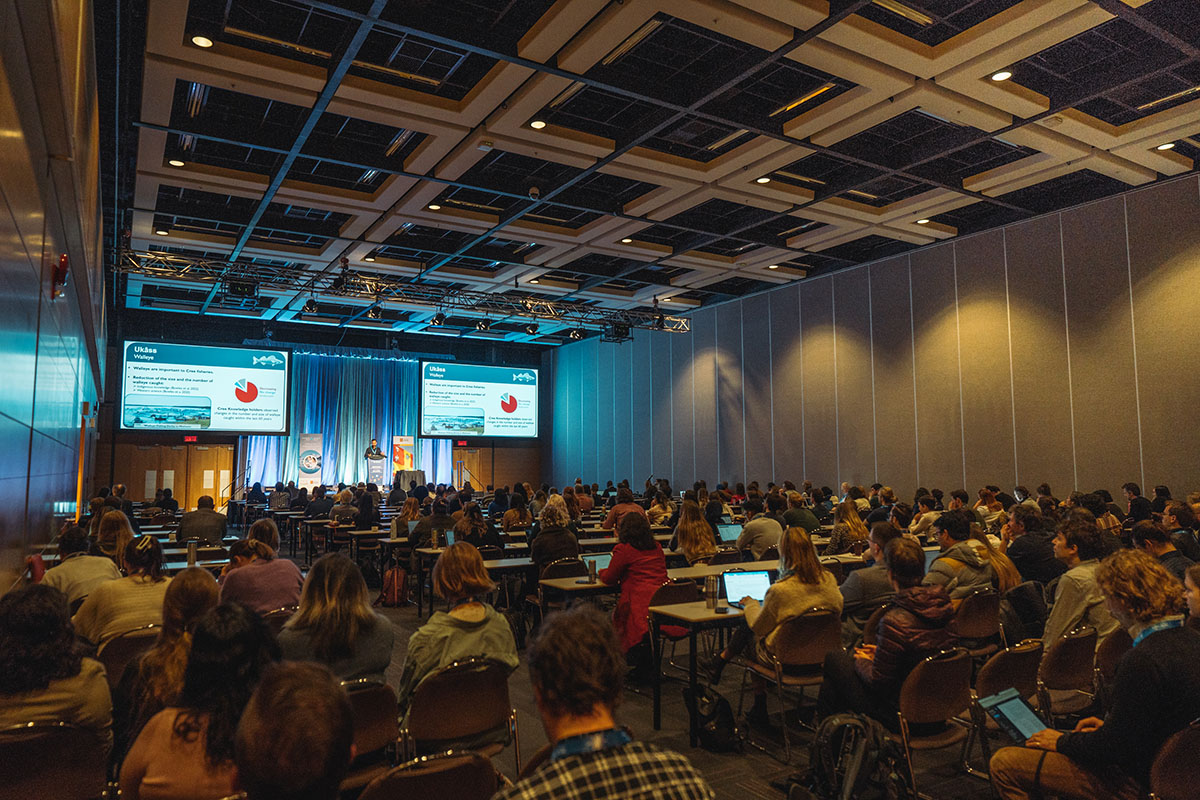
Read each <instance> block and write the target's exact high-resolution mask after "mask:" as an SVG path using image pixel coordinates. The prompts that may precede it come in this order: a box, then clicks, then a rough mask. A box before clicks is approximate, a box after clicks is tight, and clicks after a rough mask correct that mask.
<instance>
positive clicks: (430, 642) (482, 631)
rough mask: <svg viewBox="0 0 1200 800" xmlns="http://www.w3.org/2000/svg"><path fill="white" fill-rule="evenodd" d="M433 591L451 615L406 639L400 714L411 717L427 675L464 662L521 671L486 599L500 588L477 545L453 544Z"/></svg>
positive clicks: (435, 618)
mask: <svg viewBox="0 0 1200 800" xmlns="http://www.w3.org/2000/svg"><path fill="white" fill-rule="evenodd" d="M432 582H433V591H434V594H436V595H437V596H438V597H440V598H442V599H443V600H445V601H446V604H447V605H448V606H449V610H448V611H436V612H434V613H433V614H431V615H430V617H429V619H428V620H427V621H426V622H425V624H424V625H422V626H421V627H420V628H418V629H417V630H416V632H414V633H413V635H412V636H411V637H409V640H408V650H407V653H406V655H405V657H404V668H403V671H402V673H401V676H400V684H399V686H397V687H396V694H397V695H398V696H399V701H400V712H401V714H402V715H403V716H404V717H407V716H408V707H409V703H410V701H411V700H412V693H413V691H415V690H416V688H417V685H418V684H420V682H421V681H422V680H424V679H425V678H426V677H427V676H429V675H431V674H432V673H434V672H437V671H438V670H439V669H441V668H442V667H445V666H448V665H450V664H452V663H454V662H455V661H461V660H463V659H466V658H472V657H480V658H487V659H492V660H495V661H500V662H501V663H503V664H506V665H507V666H508V667H509V668H510V669H516V668H517V645H516V642H515V641H514V640H513V634H512V628H510V627H509V625H508V620H506V619H505V618H504V615H503V614H501V613H500V612H498V611H496V609H494V608H492V607H491V606H490V605H489V604H488V603H487V602H485V600H484V597H485V596H486V595H487V594H488V593H489V592H491V591H493V590H494V589H495V588H496V585H495V584H494V583H493V582H492V579H491V578H490V577H489V576H488V573H487V570H486V569H484V568H483V559H482V558H481V557H480V555H479V551H478V550H477V549H475V547H474V546H473V545H470V544H468V543H466V542H455V543H454V544H452V545H450V546H449V547H447V548H446V549H445V550H443V551H442V554H441V555H440V556H438V560H437V561H436V562H434V565H433V575H432Z"/></svg>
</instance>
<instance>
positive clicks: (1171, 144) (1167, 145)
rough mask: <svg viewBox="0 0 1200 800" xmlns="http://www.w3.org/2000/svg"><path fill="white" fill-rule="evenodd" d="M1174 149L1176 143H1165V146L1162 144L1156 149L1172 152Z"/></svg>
mask: <svg viewBox="0 0 1200 800" xmlns="http://www.w3.org/2000/svg"><path fill="white" fill-rule="evenodd" d="M1174 147H1175V143H1174V142H1164V143H1163V144H1160V145H1159V146H1158V147H1156V148H1154V149H1155V150H1171V149H1172V148H1174Z"/></svg>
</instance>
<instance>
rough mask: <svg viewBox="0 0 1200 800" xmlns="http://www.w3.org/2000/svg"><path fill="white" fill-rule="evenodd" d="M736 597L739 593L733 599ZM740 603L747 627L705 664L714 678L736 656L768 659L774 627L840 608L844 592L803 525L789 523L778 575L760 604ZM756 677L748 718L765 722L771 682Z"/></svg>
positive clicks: (751, 600)
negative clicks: (819, 609)
mask: <svg viewBox="0 0 1200 800" xmlns="http://www.w3.org/2000/svg"><path fill="white" fill-rule="evenodd" d="M731 599H736V598H731ZM738 602H739V603H740V604H741V606H742V609H743V610H744V611H745V615H746V625H745V627H742V628H738V629H737V630H736V631H735V632H734V634H733V636H731V637H730V641H729V646H728V647H726V648H725V650H723V651H722V652H720V653H718V654H717V655H716V656H714V657H713V659H712V660H711V661H710V662H709V663H708V664H706V665H705V669H706V671H707V672H708V677H709V679H710V680H711V681H712V682H713V683H718V682H720V680H721V671H722V670H723V669H724V668H725V664H726V663H728V662H729V661H730V660H731V659H732V658H733V657H734V656H735V655H737V654H739V653H742V654H744V655H745V656H746V657H747V658H756V659H758V660H759V661H760V662H761V663H763V664H770V663H771V658H770V655H769V648H770V646H771V641H772V638H773V635H774V633H775V629H776V627H777V626H778V625H779V624H780V623H782V622H785V621H787V620H789V619H791V618H792V617H797V616H799V615H801V614H803V613H805V612H806V611H809V610H810V609H812V608H816V607H822V608H828V609H830V610H832V611H835V612H836V613H838V614H840V613H841V612H842V594H841V592H839V591H838V587H837V580H836V579H835V578H834V577H833V573H831V572H830V571H829V570H827V569H825V568H824V567H822V566H821V562H820V561H819V560H818V559H817V551H816V549H815V548H814V547H813V543H812V539H810V538H809V536H808V532H807V531H805V530H804V528H800V527H795V528H788V529H787V530H786V531H785V532H784V534H783V538H782V539H781V540H780V542H779V580H777V581H776V582H775V583H774V584H772V586H771V587H770V588H769V589H767V592H766V596H765V598H764V599H763V601H762V602H761V603H760V602H759V601H758V600H756V599H754V598H753V597H748V596H747V597H742V598H740V600H738ZM751 677H752V678H753V679H754V705H753V707H751V709H750V712H749V713H748V714H747V718H748V719H749V720H750V722H751V724H754V725H758V726H765V725H766V724H767V686H766V684H765V683H763V682H762V681H761V680H759V679H758V678H757V676H754V675H752V676H751Z"/></svg>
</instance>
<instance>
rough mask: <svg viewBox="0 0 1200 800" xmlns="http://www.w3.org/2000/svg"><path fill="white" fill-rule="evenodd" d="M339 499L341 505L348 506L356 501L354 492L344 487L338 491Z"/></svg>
mask: <svg viewBox="0 0 1200 800" xmlns="http://www.w3.org/2000/svg"><path fill="white" fill-rule="evenodd" d="M337 501H338V503H339V504H340V505H343V506H348V505H351V504H353V503H354V492H352V491H350V490H349V489H342V491H340V492H338V496H337Z"/></svg>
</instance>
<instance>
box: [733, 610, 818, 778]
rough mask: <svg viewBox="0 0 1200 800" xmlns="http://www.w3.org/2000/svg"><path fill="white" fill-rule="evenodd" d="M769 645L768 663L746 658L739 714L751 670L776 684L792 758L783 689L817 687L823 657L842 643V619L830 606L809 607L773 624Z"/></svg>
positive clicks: (787, 755)
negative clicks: (796, 615) (799, 613)
mask: <svg viewBox="0 0 1200 800" xmlns="http://www.w3.org/2000/svg"><path fill="white" fill-rule="evenodd" d="M769 638H770V639H771V644H769V645H767V647H766V649H767V652H768V654H769V655H770V657H771V663H770V665H766V664H760V663H759V662H758V661H757V660H756V659H753V658H751V659H747V661H746V665H745V669H744V670H743V671H742V684H741V687H740V688H739V690H738V717H739V718H740V717H741V714H742V704H743V702H744V700H745V696H746V679H747V678H748V677H749V676H750V673H752V672H753V673H754V674H756V675H758V676H759V677H761V678H763V679H764V680H768V681H771V682H773V683H774V684H775V687H776V689H777V690H778V692H779V705H780V708H781V717H782V723H783V724H782V726H781V727H782V730H783V749H784V758H785V759H786V760H787V761H788V762H790V761H791V760H792V744H791V739H790V737H789V736H788V729H787V713H786V706H785V705H784V689H785V688H787V689H799V690H800V694H801V696H803V694H804V689H805V687H808V686H820V685H821V679H822V671H821V666H822V664H824V663H825V656H826V655H827V654H828V653H829V652H830V651H833V650H837V649H839V648H840V647H841V646H842V618H841V615H840V614H838V613H837V612H836V611H834V610H833V609H831V608H824V607H816V608H810V609H809V610H808V611H806V612H804V613H803V614H801V615H800V616H798V617H792V618H791V619H787V620H784V621H783V622H781V623H779V624H778V625H776V626H775V630H774V631H773V636H771V637H769Z"/></svg>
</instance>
